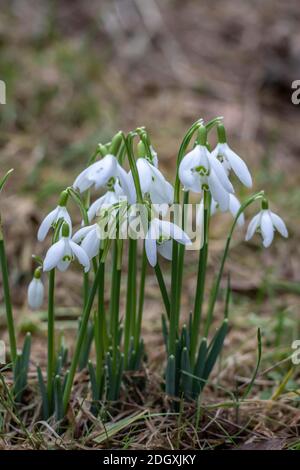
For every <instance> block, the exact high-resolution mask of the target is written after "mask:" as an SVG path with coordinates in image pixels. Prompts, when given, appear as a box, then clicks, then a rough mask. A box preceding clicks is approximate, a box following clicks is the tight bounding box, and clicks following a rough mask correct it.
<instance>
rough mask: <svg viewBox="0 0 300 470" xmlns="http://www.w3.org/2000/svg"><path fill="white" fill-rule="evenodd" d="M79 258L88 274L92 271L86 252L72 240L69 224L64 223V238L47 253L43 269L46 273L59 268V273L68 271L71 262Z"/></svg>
mask: <svg viewBox="0 0 300 470" xmlns="http://www.w3.org/2000/svg"><path fill="white" fill-rule="evenodd" d="M74 258H77V260H78V261H79V263H80V264H81V265H82V266H83V267H84V271H85V272H87V271H89V269H90V260H89V257H88V255H87V254H86V252H85V251H84V250H83V248H81V247H80V246H79V245H77V244H76V243H75V242H74V241H73V240H71V239H70V228H69V226H68V224H66V223H64V224H63V227H62V238H61V239H60V240H59V241H58V242H56V243H54V244H53V245H52V246H51V247H50V248H49V250H48V251H47V254H46V257H45V260H44V264H43V269H44V271H51V269H54V268H58V269H59V271H62V272H64V271H66V270H67V269H68V267H69V265H70V263H71V261H72V260H73V259H74Z"/></svg>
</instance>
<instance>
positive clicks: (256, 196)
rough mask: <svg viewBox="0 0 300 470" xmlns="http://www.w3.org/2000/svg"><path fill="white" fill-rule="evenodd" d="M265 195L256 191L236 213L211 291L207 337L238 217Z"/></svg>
mask: <svg viewBox="0 0 300 470" xmlns="http://www.w3.org/2000/svg"><path fill="white" fill-rule="evenodd" d="M263 197H264V191H260V192H258V193H255V194H254V195H253V196H251V197H249V198H248V199H247V200H246V201H245V202H244V203H243V204H242V205H241V207H240V209H239V211H238V213H237V214H236V217H235V219H234V221H233V224H232V227H231V230H230V232H229V235H228V237H227V241H226V245H225V249H224V253H223V257H222V260H221V266H220V269H219V273H218V276H217V279H216V281H215V283H214V285H213V288H212V291H211V296H210V302H209V307H208V313H207V318H206V324H205V330H204V336H205V337H207V335H208V332H209V328H210V325H211V322H212V316H213V312H214V308H215V304H216V300H217V297H218V294H219V289H220V284H221V279H222V275H223V271H224V266H225V261H226V259H227V256H228V252H229V247H230V242H231V238H232V235H233V232H234V229H235V226H236V224H237V221H238V218H239V216H240V215H241V214H242V213H243V212H244V210H245V209H246V207H248V206H249V205H250V204H252V203H253V202H255V201H257V200H258V199H262V198H263Z"/></svg>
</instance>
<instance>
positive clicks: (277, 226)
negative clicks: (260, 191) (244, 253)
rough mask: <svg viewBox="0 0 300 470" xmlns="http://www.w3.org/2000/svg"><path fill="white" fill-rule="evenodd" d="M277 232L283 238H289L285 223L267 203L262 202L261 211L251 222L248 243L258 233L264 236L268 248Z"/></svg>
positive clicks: (264, 242) (264, 243) (247, 235)
mask: <svg viewBox="0 0 300 470" xmlns="http://www.w3.org/2000/svg"><path fill="white" fill-rule="evenodd" d="M275 230H277V231H278V232H279V233H280V234H281V235H282V236H283V237H285V238H287V237H288V231H287V228H286V226H285V223H284V221H283V220H282V218H281V217H279V215H277V214H275V213H274V212H272V211H270V209H269V208H268V203H267V201H265V200H264V201H262V209H261V211H260V212H259V213H258V214H257V215H255V216H254V217H253V219H252V220H251V221H250V223H249V225H248V229H247V233H246V241H248V240H250V238H252V237H253V235H254V233H255V232H256V231H259V232H260V233H261V235H262V239H263V245H264V247H265V248H268V247H269V246H270V245H271V243H272V241H273V238H274V232H275Z"/></svg>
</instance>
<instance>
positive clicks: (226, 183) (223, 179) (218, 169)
mask: <svg viewBox="0 0 300 470" xmlns="http://www.w3.org/2000/svg"><path fill="white" fill-rule="evenodd" d="M209 161H210V164H211V166H212V168H213V169H214V171H215V173H216V175H217V177H218V179H219V181H220V183H221V184H222V185H223V187H224V189H226V191H227V192H229V193H234V188H233V186H232V184H231V182H230V180H229V178H228V176H227V174H226V172H225V170H224V167H223V165H222V163H221V162H220V160H218V159H217V158H215V157H214V156H211V157H210V160H209Z"/></svg>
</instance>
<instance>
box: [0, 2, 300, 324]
mask: <svg viewBox="0 0 300 470" xmlns="http://www.w3.org/2000/svg"><path fill="white" fill-rule="evenodd" d="M299 20H300V9H299V2H298V1H296V0H289V1H287V2H282V1H280V0H272V1H271V0H265V1H259V0H248V1H244V2H241V1H238V0H230V1H221V0H214V1H203V0H202V1H196V0H187V1H180V0H165V1H163V2H159V1H158V0H113V1H105V0H102V1H96V0H90V1H88V2H87V1H84V0H73V1H71V0H69V1H67V0H62V1H50V0H48V1H38V0H28V1H26V2H25V1H22V0H15V1H3V0H2V1H1V12H0V47H1V54H0V79H2V80H4V81H5V83H6V86H7V104H6V105H1V107H0V121H1V122H0V147H1V174H3V173H4V172H5V171H6V170H8V169H9V168H10V167H14V168H15V173H14V175H13V177H12V178H11V181H10V183H9V185H8V187H7V189H6V191H5V194H2V195H1V211H2V214H3V219H4V224H5V231H6V236H7V249H8V253H9V259H10V273H11V280H12V289H13V298H14V302H15V304H16V305H17V306H18V307H22V306H24V299H25V292H26V291H25V288H26V283H27V282H28V280H29V279H30V271H31V268H32V263H31V253H32V252H35V253H41V247H39V246H38V245H37V243H36V239H35V234H36V231H37V227H38V224H39V222H40V220H41V218H42V216H43V214H44V213H45V211H47V210H48V209H50V208H52V207H53V205H56V202H57V195H58V192H59V191H61V190H62V189H63V188H64V187H65V186H67V185H69V184H70V183H72V181H73V179H74V177H75V175H76V174H77V173H78V172H79V171H80V170H81V169H82V168H83V165H84V164H85V161H86V159H87V158H88V157H89V155H90V154H91V153H92V151H93V149H94V147H95V145H96V144H97V143H98V142H99V141H106V140H109V139H110V138H111V136H112V135H113V134H114V133H115V132H116V131H117V130H118V129H120V128H122V129H123V130H125V131H128V130H130V129H132V128H134V127H136V126H138V125H145V126H147V128H148V129H149V131H150V133H151V135H152V139H153V145H154V147H155V148H156V150H157V151H158V154H159V157H160V162H161V163H160V165H161V167H162V168H163V169H164V170H165V171H166V173H167V174H168V176H169V178H170V179H171V180H172V178H173V177H174V170H175V161H176V152H177V149H178V147H179V145H180V141H181V139H182V137H183V135H184V133H185V131H186V129H187V128H188V127H189V126H190V124H191V123H192V122H193V121H194V120H195V119H197V118H198V117H203V118H204V119H205V120H208V119H210V118H212V117H215V116H216V115H221V116H224V119H225V124H226V126H227V129H228V137H229V140H230V145H232V147H233V148H234V149H235V150H236V151H237V152H238V153H240V155H241V156H242V157H243V158H244V159H245V160H246V161H247V163H248V165H249V167H250V168H251V169H252V171H253V172H254V174H255V189H261V188H264V189H265V190H266V191H267V193H268V194H269V196H270V198H271V200H272V205H271V207H272V208H273V209H274V210H275V211H278V212H279V213H280V214H281V215H282V216H283V217H284V218H285V220H286V221H287V225H288V228H289V231H290V240H289V241H288V243H287V242H285V241H283V240H281V239H279V237H277V239H276V243H274V246H272V247H271V248H270V249H269V250H267V251H262V250H261V248H260V244H259V243H258V240H259V239H258V238H256V239H255V240H254V241H253V242H252V243H251V244H249V245H247V246H246V245H245V244H242V240H243V233H240V234H239V235H237V237H236V241H235V246H234V248H233V251H232V255H231V259H230V262H229V264H228V266H229V267H230V268H231V270H232V273H233V274H232V282H233V288H234V290H235V292H236V297H235V299H236V312H238V313H239V312H242V313H243V315H244V314H247V316H246V317H245V316H242V317H239V316H238V315H237V317H236V318H237V322H239V323H241V324H242V325H244V322H245V321H246V322H250V324H251V325H256V324H257V323H259V322H261V321H262V320H261V319H262V318H264V315H265V316H266V318H267V319H271V320H272V318H273V317H272V316H273V315H276V314H277V313H278V312H279V313H280V312H283V311H284V312H286V311H288V312H289V315H287V321H289V318H290V317H292V315H293V314H295V315H296V314H297V311H298V304H299V300H298V293H299V292H298V289H299V284H298V281H299V278H300V274H299V251H300V249H299V241H300V240H299V238H300V233H299V215H300V210H299V202H300V189H299V188H300V186H299V182H300V175H299V152H300V132H299V130H298V128H299V113H300V105H299V106H298V107H297V106H295V105H293V104H292V102H291V93H292V90H291V83H292V81H293V80H296V79H300V63H299V54H300V29H299ZM246 194H247V192H245V191H244V192H243V193H241V196H243V195H246ZM229 220H230V219H228V218H227V216H221V217H219V218H218V220H216V221H215V222H214V226H213V231H212V237H213V242H212V254H211V259H210V269H211V272H212V273H213V272H214V270H215V266H216V263H217V260H218V256H219V254H220V252H221V249H222V247H223V241H224V237H225V228H226V227H227V224H228V221H229ZM224 224H225V225H224ZM254 254H255V256H253V255H254ZM189 261H190V263H189V270H188V273H187V275H186V280H188V281H189V282H187V290H186V297H187V298H186V299H185V298H184V299H183V300H184V302H185V304H186V306H187V305H189V296H190V294H193V292H194V288H195V266H196V264H195V259H194V258H193V257H191V258H190V259H189ZM149 279H150V280H149V282H148V285H147V293H148V300H147V302H148V303H147V304H146V306H147V305H148V306H149V303H151V302H153V301H156V298H157V290H156V281H155V279H154V278H153V276H151V275H150V278H149ZM66 286H67V287H69V289H66ZM57 295H58V301H59V303H61V304H62V305H70V304H73V305H74V301H75V302H77V301H78V302H80V298H81V293H80V283H79V278H78V276H77V274H76V273H74V272H73V271H70V272H69V274H68V276H65V278H64V281H63V282H62V280H61V278H59V285H58V294H57ZM151 299H152V300H151ZM151 305H152V304H151ZM24 308H25V310H26V306H25V307H24ZM268 315H269V316H268ZM245 318H246V319H247V320H245ZM249 319H250V320H249ZM156 320H157V322H158V325H159V322H160V319H159V315H157V318H156ZM271 320H270V321H271ZM251 322H252V323H251ZM247 325H248V323H247ZM294 326H295V325H294V324H292V326H291V324H290V327H291V328H294ZM297 327H298V323H297ZM295 331H296V330H295Z"/></svg>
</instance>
